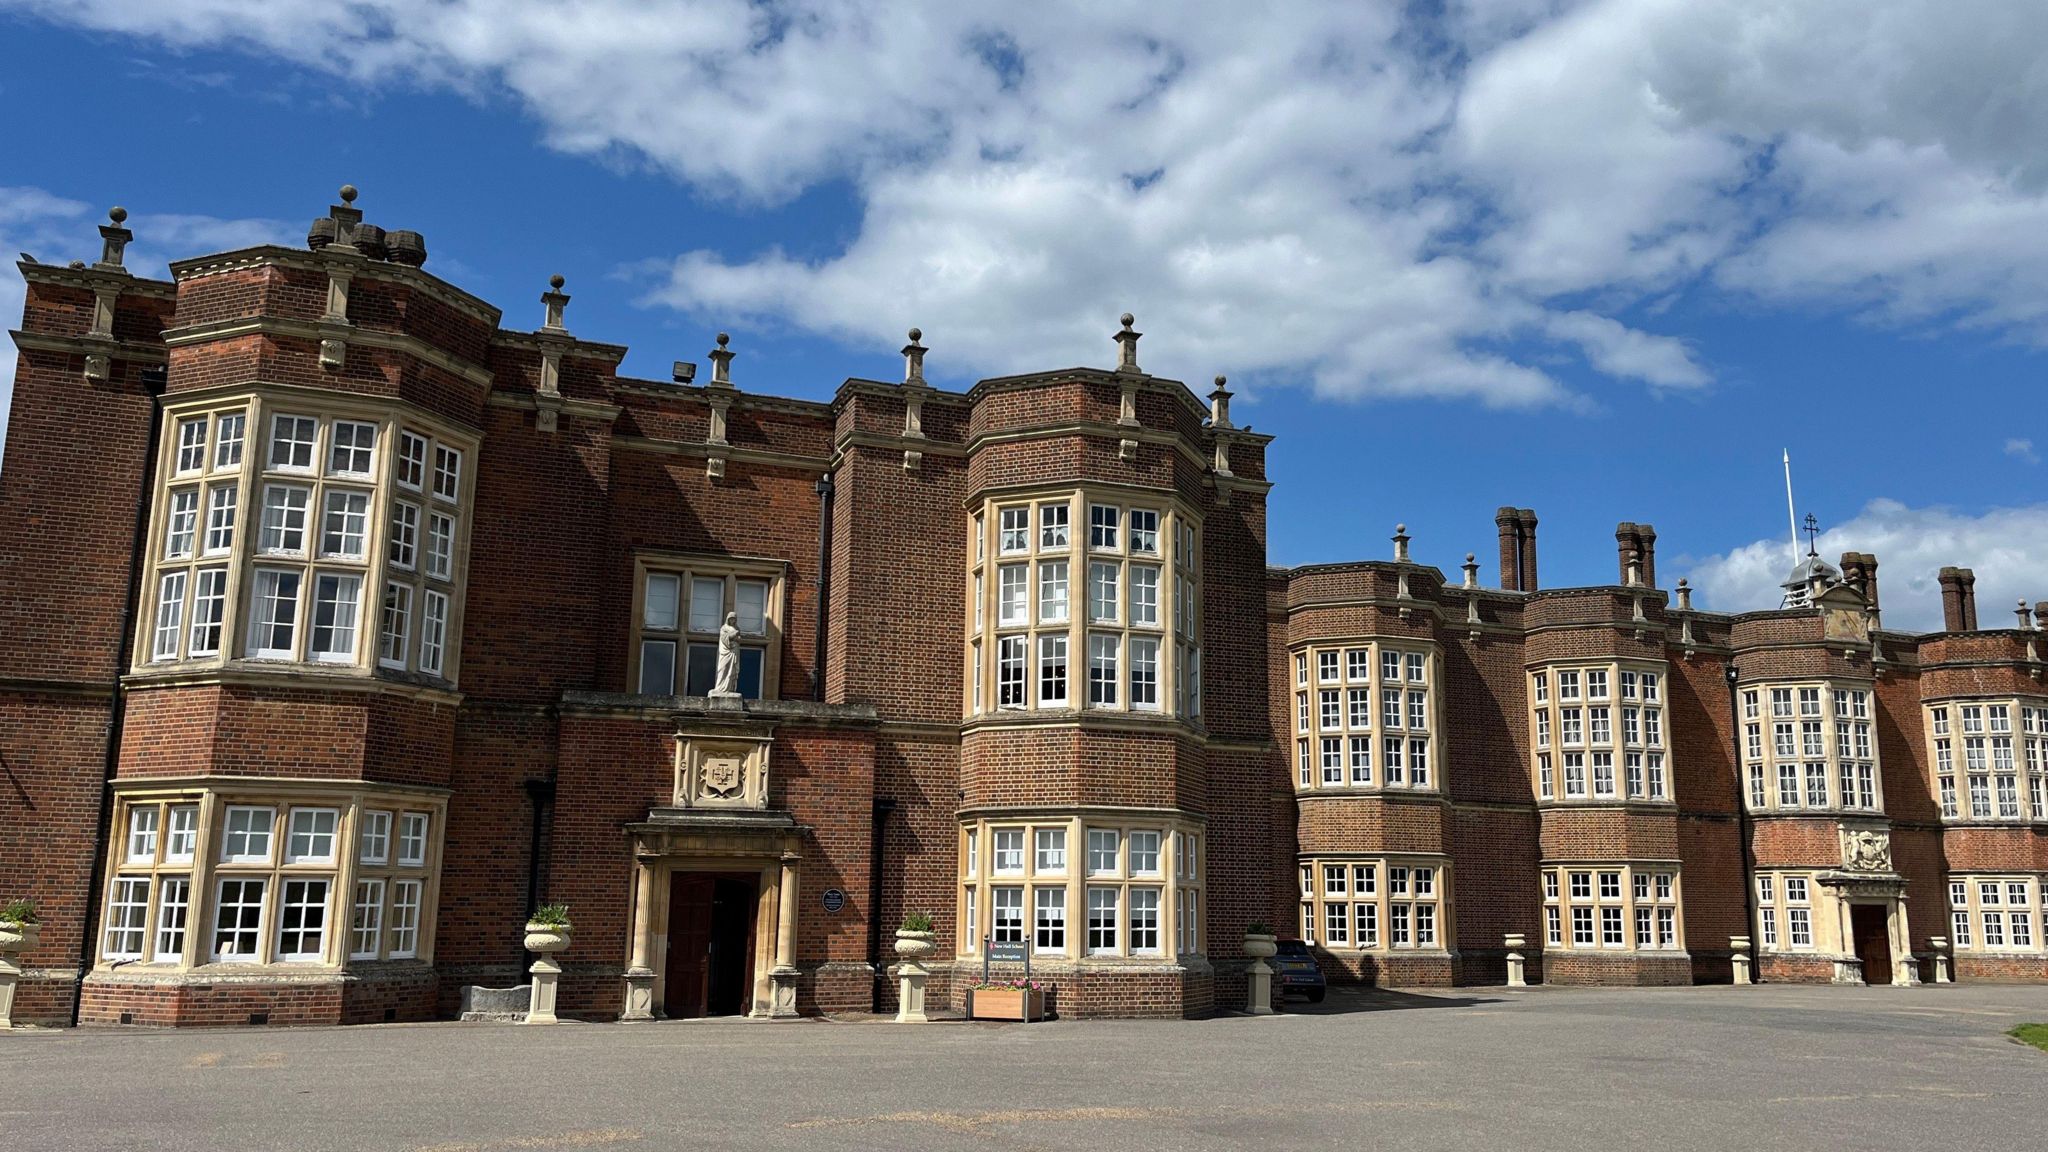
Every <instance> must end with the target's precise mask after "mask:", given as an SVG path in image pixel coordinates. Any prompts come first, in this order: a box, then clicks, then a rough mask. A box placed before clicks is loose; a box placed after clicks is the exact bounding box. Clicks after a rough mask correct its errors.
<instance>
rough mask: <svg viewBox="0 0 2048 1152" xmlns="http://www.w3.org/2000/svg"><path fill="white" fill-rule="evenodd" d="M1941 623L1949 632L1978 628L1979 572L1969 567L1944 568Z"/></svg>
mask: <svg viewBox="0 0 2048 1152" xmlns="http://www.w3.org/2000/svg"><path fill="white" fill-rule="evenodd" d="M1937 579H1939V580H1940V581H1941V625H1942V628H1943V629H1944V630H1946V631H1949V632H1975V631H1976V630H1977V574H1976V573H1975V572H1972V571H1970V570H1969V569H1968V568H1943V569H1942V570H1941V573H1940V575H1939V576H1938V577H1937Z"/></svg>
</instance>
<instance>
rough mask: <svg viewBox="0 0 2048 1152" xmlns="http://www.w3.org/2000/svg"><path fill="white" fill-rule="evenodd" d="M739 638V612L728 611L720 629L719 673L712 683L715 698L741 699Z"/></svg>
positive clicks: (712, 692)
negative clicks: (723, 624)
mask: <svg viewBox="0 0 2048 1152" xmlns="http://www.w3.org/2000/svg"><path fill="white" fill-rule="evenodd" d="M739 639H740V618H739V614H738V613H736V612H727V613H726V614H725V626H724V627H723V628H720V629H719V630H718V675H717V677H716V678H715V679H714V680H713V681H712V684H711V695H712V697H713V698H714V699H732V700H737V699H739V695H740V646H739Z"/></svg>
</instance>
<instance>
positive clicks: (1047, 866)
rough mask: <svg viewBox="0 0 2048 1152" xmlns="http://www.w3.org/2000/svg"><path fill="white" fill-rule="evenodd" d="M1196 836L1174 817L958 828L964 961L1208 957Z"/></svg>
mask: <svg viewBox="0 0 2048 1152" xmlns="http://www.w3.org/2000/svg"><path fill="white" fill-rule="evenodd" d="M1202 835H1203V833H1202V829H1201V827H1200V826H1199V825H1197V824H1192V823H1189V822H1188V819H1187V817H1186V816H1185V815H1184V814H1181V813H1167V812H1145V811H1130V810H1126V811H1109V810H1104V811H1100V812H1089V813H1084V814H1081V815H1049V814H1038V813H1033V814H1029V815H1025V814H1019V815H1017V816H1015V817H1006V816H998V815H990V816H986V817H982V818H977V819H974V820H972V821H970V822H968V823H967V824H965V825H963V826H962V828H961V832H960V882H961V889H960V903H959V909H958V917H959V918H958V922H957V923H958V929H959V934H958V941H959V954H960V955H961V956H963V957H972V956H979V955H980V954H981V952H982V948H983V944H984V942H987V943H993V944H1008V945H1016V944H1021V945H1024V946H1026V947H1028V948H1029V949H1030V950H1031V952H1032V954H1033V955H1034V956H1036V957H1039V958H1042V959H1050V960H1076V961H1078V960H1083V959H1121V960H1126V961H1128V960H1140V961H1142V960H1160V961H1168V960H1172V959H1174V958H1175V957H1176V956H1181V955H1188V954H1193V953H1200V952H1202V951H1203V950H1204V942H1203V940H1202V934H1201V923H1202V914H1203V903H1202V864H1201V860H1202V856H1201V839H1202Z"/></svg>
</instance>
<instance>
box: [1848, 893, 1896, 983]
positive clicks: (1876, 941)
mask: <svg viewBox="0 0 2048 1152" xmlns="http://www.w3.org/2000/svg"><path fill="white" fill-rule="evenodd" d="M1849 931H1850V932H1851V933H1852V934H1853V935H1854V936H1855V937H1856V958H1857V959H1858V960H1861V961H1863V982H1864V983H1865V984H1889V983H1891V982H1892V934H1891V915H1890V909H1888V908H1886V907H1885V906H1884V905H1882V904H1851V905H1849Z"/></svg>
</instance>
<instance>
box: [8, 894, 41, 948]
mask: <svg viewBox="0 0 2048 1152" xmlns="http://www.w3.org/2000/svg"><path fill="white" fill-rule="evenodd" d="M42 934H43V918H42V917H41V916H40V915H38V914H37V913H36V902H35V901H33V900H9V901H8V902H7V903H6V904H4V905H0V952H27V951H29V950H30V949H32V948H34V947H35V946H36V944H37V943H38V942H40V941H41V939H42Z"/></svg>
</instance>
